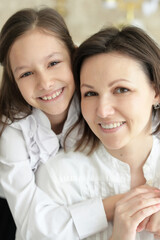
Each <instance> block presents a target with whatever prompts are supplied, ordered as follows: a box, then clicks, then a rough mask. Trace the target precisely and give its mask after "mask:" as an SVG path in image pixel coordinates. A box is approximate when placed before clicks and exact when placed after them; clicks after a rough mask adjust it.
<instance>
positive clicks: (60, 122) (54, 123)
mask: <svg viewBox="0 0 160 240" xmlns="http://www.w3.org/2000/svg"><path fill="white" fill-rule="evenodd" d="M67 114H68V109H67V110H66V111H65V112H63V113H61V114H59V115H49V114H46V115H47V117H48V118H49V120H50V123H51V128H52V130H53V131H54V132H55V134H60V133H61V132H62V130H63V126H64V123H65V121H66V118H67Z"/></svg>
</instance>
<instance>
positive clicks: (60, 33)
mask: <svg viewBox="0 0 160 240" xmlns="http://www.w3.org/2000/svg"><path fill="white" fill-rule="evenodd" d="M36 27H37V28H40V29H41V30H43V31H44V32H47V33H50V34H53V35H54V36H56V37H58V38H59V39H60V40H61V41H62V42H63V43H64V44H65V46H66V48H67V50H68V52H69V54H70V57H71V60H72V56H73V53H74V51H75V46H74V43H73V41H72V38H71V36H70V34H69V31H68V28H67V26H66V24H65V22H64V20H63V18H62V17H61V15H60V14H59V13H58V12H56V11H55V10H54V9H51V8H43V9H40V10H35V9H31V8H27V9H22V10H20V11H18V12H16V13H15V14H13V15H12V16H11V17H10V18H9V19H8V20H7V22H6V23H5V24H4V26H3V28H2V30H1V33H0V63H1V65H2V66H3V75H2V82H1V87H0V124H2V129H1V132H0V135H1V133H2V131H3V129H4V127H5V126H6V125H7V124H8V122H11V123H12V122H14V121H15V120H16V119H17V118H18V119H19V118H20V117H19V116H18V114H19V113H20V112H21V113H23V114H22V116H23V117H26V116H28V115H29V114H31V111H32V107H31V106H30V105H29V104H28V103H27V102H26V101H25V100H24V98H23V97H22V95H21V93H20V91H19V89H18V87H17V84H16V82H15V80H14V77H13V74H12V71H11V67H10V62H9V53H10V49H11V46H12V44H13V43H14V42H15V41H16V39H17V38H18V37H19V36H22V35H23V34H25V33H26V32H27V31H29V30H31V29H34V28H36ZM3 116H5V118H4V117H3ZM8 119H9V120H10V121H8Z"/></svg>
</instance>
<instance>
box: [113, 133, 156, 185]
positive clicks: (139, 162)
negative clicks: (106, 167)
mask: <svg viewBox="0 0 160 240" xmlns="http://www.w3.org/2000/svg"><path fill="white" fill-rule="evenodd" d="M152 143H153V137H152V136H151V135H149V136H148V137H145V138H143V139H139V140H138V141H137V139H136V140H133V141H132V143H131V144H129V145H127V146H125V147H123V148H122V149H119V150H111V151H110V150H109V152H110V154H111V155H112V156H114V157H116V158H117V159H119V160H121V161H123V162H125V163H127V164H128V165H129V166H130V171H131V187H136V186H139V185H142V184H144V183H145V179H144V175H143V165H144V163H145V162H146V160H147V158H148V156H149V154H150V152H151V149H152Z"/></svg>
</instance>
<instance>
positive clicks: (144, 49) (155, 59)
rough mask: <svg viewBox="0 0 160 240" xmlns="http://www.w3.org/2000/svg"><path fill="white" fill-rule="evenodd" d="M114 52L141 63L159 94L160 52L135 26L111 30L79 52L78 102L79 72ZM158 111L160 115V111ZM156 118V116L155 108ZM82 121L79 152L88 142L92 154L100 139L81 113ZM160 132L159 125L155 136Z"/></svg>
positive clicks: (76, 67) (75, 66)
mask: <svg viewBox="0 0 160 240" xmlns="http://www.w3.org/2000/svg"><path fill="white" fill-rule="evenodd" d="M113 51H114V52H119V53H122V54H125V55H128V56H130V57H132V58H134V59H135V60H136V61H138V62H139V63H140V64H141V66H142V68H143V71H144V72H145V74H146V75H147V76H148V78H149V79H150V81H151V83H153V84H154V86H155V89H156V91H157V94H160V49H159V47H158V46H157V44H156V43H155V42H154V40H153V39H152V38H151V37H150V36H149V35H148V34H147V33H145V32H144V31H143V30H142V29H140V28H137V27H134V26H126V27H123V28H122V29H121V30H120V29H118V28H116V27H108V28H105V29H102V30H101V31H99V32H97V33H96V34H94V35H93V36H91V37H90V38H88V39H87V40H86V41H84V42H83V43H82V44H81V45H80V47H79V48H78V49H77V52H76V56H75V59H74V63H73V70H74V79H75V85H76V91H77V93H78V96H79V101H81V93H80V72H81V67H82V65H83V63H84V61H85V60H86V59H87V58H89V57H91V56H94V55H96V54H101V53H109V52H113ZM156 111H157V112H158V111H159V112H160V110H159V109H158V110H156ZM153 115H155V110H154V109H153ZM79 121H80V122H81V124H82V125H83V126H84V131H83V136H82V138H81V139H80V141H79V142H78V145H77V149H84V148H85V147H86V146H87V145H88V143H89V144H90V146H91V148H90V153H91V152H92V151H93V150H94V149H95V148H96V147H97V145H98V143H99V139H98V138H97V136H95V134H94V133H93V132H92V131H91V129H90V127H89V126H88V124H87V122H86V121H85V120H84V119H83V116H82V114H81V116H80V119H79ZM159 131H160V123H159V124H158V125H157V128H156V130H155V132H154V133H158V132H159Z"/></svg>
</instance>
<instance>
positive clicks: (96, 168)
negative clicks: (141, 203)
mask: <svg viewBox="0 0 160 240" xmlns="http://www.w3.org/2000/svg"><path fill="white" fill-rule="evenodd" d="M143 173H144V177H145V179H146V183H147V184H149V185H152V186H155V187H157V188H160V140H159V139H158V138H156V137H154V140H153V147H152V151H151V153H150V155H149V157H148V159H147V161H146V162H145V164H144V166H143ZM43 178H46V181H45V182H43V180H42V179H43ZM36 179H37V184H38V186H40V187H41V188H42V189H43V190H44V191H46V193H48V194H49V195H50V197H51V198H53V199H54V200H55V201H56V202H57V204H60V205H65V206H68V205H71V204H75V203H78V202H81V201H82V200H85V199H90V198H96V197H101V198H105V197H108V196H111V195H115V194H119V193H125V192H127V191H129V190H130V184H131V174H130V167H129V165H128V164H126V163H124V162H122V161H120V160H118V159H116V158H114V157H112V156H111V155H110V154H109V153H108V152H107V151H106V149H105V148H104V146H103V145H100V147H99V148H98V149H97V150H96V151H94V152H93V154H92V155H90V156H89V157H88V156H86V155H85V154H83V153H80V152H75V153H73V152H68V153H67V154H66V153H64V152H63V151H61V152H59V153H58V155H57V156H56V158H50V159H49V160H48V161H47V163H46V164H45V165H43V166H41V167H40V168H39V169H38V171H37V173H36ZM81 213H82V214H83V212H81ZM92 216H93V217H94V213H93V214H92ZM92 221H95V219H94V218H93V220H92ZM84 223H85V224H88V223H87V222H86V219H84ZM111 233H112V223H111V222H109V223H108V227H107V229H106V230H105V231H103V232H102V233H97V234H95V235H93V236H92V237H89V238H86V239H88V240H104V239H105V240H109V238H110V236H111ZM74 239H75V238H74V237H72V236H70V240H74ZM136 240H154V236H153V234H150V233H148V232H146V231H143V232H141V233H137V236H136Z"/></svg>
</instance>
